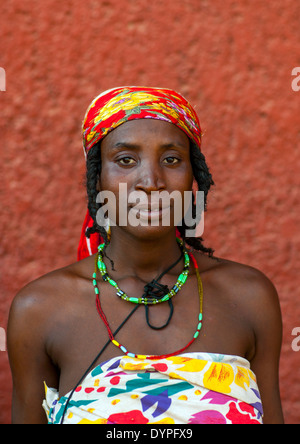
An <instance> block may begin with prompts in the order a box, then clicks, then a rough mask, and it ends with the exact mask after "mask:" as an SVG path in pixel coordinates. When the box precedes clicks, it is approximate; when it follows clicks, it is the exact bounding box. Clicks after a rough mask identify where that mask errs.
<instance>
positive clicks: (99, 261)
mask: <svg viewBox="0 0 300 444" xmlns="http://www.w3.org/2000/svg"><path fill="white" fill-rule="evenodd" d="M177 242H178V244H179V246H180V248H181V251H182V254H183V256H184V268H183V271H182V273H181V274H180V276H179V277H178V279H177V282H176V284H175V285H174V286H173V288H172V289H171V291H168V292H167V293H166V294H163V295H162V296H161V295H160V294H159V292H158V293H156V294H155V293H154V295H153V293H152V294H151V296H150V297H147V294H146V293H147V291H146V292H145V294H144V295H143V296H142V297H141V298H135V297H129V296H128V295H127V294H126V293H125V292H124V291H122V290H121V289H120V288H119V286H118V284H117V283H116V282H115V281H114V280H113V279H112V278H110V276H109V275H108V273H107V269H106V266H105V264H104V261H103V251H104V248H105V244H101V245H100V246H99V249H98V255H97V256H96V264H95V271H94V274H93V286H94V290H95V294H96V306H97V311H98V313H99V316H100V317H101V319H102V320H103V322H104V324H105V326H106V329H107V331H108V336H109V339H110V341H111V342H112V343H113V344H114V345H115V346H116V347H118V348H119V349H120V350H121V351H122V352H123V353H124V354H125V355H127V356H129V357H131V358H137V359H152V360H154V359H164V358H168V357H171V356H175V355H178V354H180V353H182V352H183V351H185V350H186V349H187V348H188V347H190V346H191V345H192V343H193V342H194V341H195V340H196V339H197V338H198V336H199V333H200V330H201V328H202V320H203V286H202V280H201V277H200V273H199V269H198V264H197V262H196V259H195V258H194V256H193V255H192V253H191V252H187V251H186V249H185V248H184V246H183V242H182V240H181V239H179V238H177ZM190 259H191V260H192V262H193V265H194V267H195V271H196V275H197V282H198V292H199V298H200V313H199V316H198V326H197V330H196V333H195V334H194V336H193V338H192V340H191V341H190V342H189V343H188V344H187V345H186V346H185V347H183V348H182V349H180V350H177V351H175V352H173V353H169V354H166V355H160V356H158V355H150V356H146V355H139V354H135V353H130V352H129V351H128V350H127V349H126V347H124V346H123V345H122V344H120V343H119V342H118V341H116V339H115V337H114V334H113V333H112V331H111V328H110V326H109V323H108V321H107V318H106V316H105V314H104V312H103V310H102V307H101V302H100V291H99V288H98V283H97V271H98V270H99V272H100V274H101V276H102V279H103V281H104V282H108V283H109V284H110V285H111V286H113V287H114V288H115V289H116V290H117V293H116V294H117V296H118V297H120V298H121V299H123V300H124V301H127V302H131V303H133V304H137V305H142V304H143V305H145V308H146V307H147V306H148V305H154V304H159V303H162V302H167V301H168V302H169V303H170V302H171V298H172V297H173V296H175V295H176V294H177V293H178V292H179V291H180V289H181V288H182V286H183V285H184V284H185V282H186V280H187V278H188V275H189V268H190ZM177 262H178V261H177ZM153 282H154V281H152V283H151V284H148V286H146V287H145V289H147V288H148V289H149V285H150V288H154V285H153ZM155 283H156V284H157V282H155ZM163 289H165V290H166V289H167V290H169V289H168V287H167V286H165V287H164V286H159V290H160V293H161V290H163ZM136 308H137V307H136ZM170 319H171V315H170V318H169V320H168V322H167V324H166V325H168V323H169V321H170ZM147 322H148V320H147ZM148 324H149V322H148ZM162 328H163V327H162ZM157 329H158V328H157Z"/></svg>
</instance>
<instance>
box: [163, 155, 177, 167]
mask: <svg viewBox="0 0 300 444" xmlns="http://www.w3.org/2000/svg"><path fill="white" fill-rule="evenodd" d="M164 162H166V163H167V164H168V165H175V164H176V163H178V162H179V159H178V158H177V157H173V156H169V157H166V158H165V159H164Z"/></svg>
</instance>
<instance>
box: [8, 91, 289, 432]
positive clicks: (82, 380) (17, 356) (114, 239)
mask: <svg viewBox="0 0 300 444" xmlns="http://www.w3.org/2000/svg"><path fill="white" fill-rule="evenodd" d="M83 138H84V149H85V153H86V157H87V191H88V207H89V213H88V215H87V217H86V220H85V225H84V228H83V232H82V233H83V235H82V239H81V242H80V248H79V259H81V260H80V261H78V262H77V263H75V264H72V265H70V266H68V267H66V268H63V269H61V270H56V271H54V272H52V273H50V274H48V275H46V276H44V277H42V278H40V279H38V280H37V281H35V282H33V283H31V284H29V285H28V286H27V287H25V288H24V289H23V290H21V292H20V293H19V294H18V295H17V297H16V298H15V300H14V302H13V304H12V308H11V314H10V321H9V355H10V362H11V368H12V374H13V382H14V391H13V422H14V423H44V422H46V416H45V413H44V411H43V409H42V404H43V407H44V410H45V411H46V413H47V417H48V421H49V422H50V423H65V424H66V423H82V424H89V423H94V424H114V423H131V424H132V423H138V424H144V423H145V424H146V423H147V424H174V423H186V424H192V423H201V424H209V423H218V424H239V423H242V424H246V423H250V424H259V423H262V422H264V423H266V424H270V423H276V424H279V423H282V422H283V415H282V410H281V403H280V396H279V383H278V362H279V356H280V347H281V313H280V308H279V302H278V296H277V294H276V290H275V289H274V286H273V285H272V283H271V282H270V281H269V280H268V279H267V278H266V277H265V276H264V275H263V274H262V273H261V272H259V271H258V270H256V269H253V268H251V267H248V266H245V265H241V264H237V263H234V262H230V261H228V260H224V259H216V258H214V257H213V251H212V250H211V249H208V248H206V247H204V246H203V243H202V239H201V238H191V237H189V238H187V237H186V228H187V226H186V224H185V219H184V215H185V213H184V211H183V210H182V213H181V216H182V217H183V223H182V224H177V222H178V221H177V222H174V220H175V219H174V217H175V209H174V204H172V203H170V205H169V207H168V208H167V210H168V212H169V215H170V223H169V224H163V223H162V217H163V213H164V211H165V208H163V207H162V206H161V203H159V204H158V203H157V202H156V204H155V205H156V207H154V206H153V203H152V201H151V196H152V195H153V194H152V193H154V192H163V191H165V192H167V193H169V195H170V194H171V193H173V192H174V191H177V192H179V193H180V195H181V196H184V193H185V192H191V191H192V190H194V192H195V185H197V186H198V189H199V190H200V191H203V192H204V195H205V204H206V198H207V193H208V191H209V188H210V186H211V185H212V184H213V181H212V178H211V175H210V173H209V170H208V168H207V166H206V163H205V158H204V156H203V154H202V153H201V129H200V125H199V121H198V118H197V115H196V113H195V111H194V110H193V108H192V107H191V105H190V104H189V103H188V102H187V101H186V100H185V99H184V98H183V97H182V96H181V95H179V94H177V93H176V92H174V91H172V90H163V89H156V88H139V87H124V88H115V89H113V90H110V91H106V92H105V93H103V94H101V95H100V96H98V97H97V98H96V99H95V100H94V101H93V102H92V103H91V105H90V107H89V108H88V111H87V114H86V117H85V121H84V125H83ZM120 184H124V185H126V189H127V193H128V194H130V193H140V194H141V195H143V196H146V205H145V203H144V206H142V205H140V206H139V204H137V205H136V207H135V208H133V207H134V205H132V203H130V202H126V204H125V207H124V202H123V200H122V199H121V197H120V193H119V190H120V188H119V185H120ZM103 190H104V191H108V192H111V193H112V194H113V195H114V196H115V197H116V201H115V202H114V204H115V205H113V207H114V209H115V210H116V214H115V220H111V224H110V225H111V227H110V228H109V229H108V228H106V230H105V229H104V228H103V224H102V222H103V218H102V219H101V217H99V209H101V208H102V209H103V204H107V202H104V201H101V199H100V200H99V198H98V193H99V192H102V191H103ZM170 202H172V201H170ZM122 205H123V210H122V211H123V216H124V208H125V213H126V214H127V215H129V213H130V211H132V210H133V209H134V210H135V211H136V214H138V216H139V217H137V219H140V220H141V221H142V220H143V221H144V223H143V224H142V223H140V224H139V225H137V226H133V225H132V224H130V223H128V224H124V223H121V210H120V208H121V207H122ZM107 209H108V210H109V209H111V208H110V207H109V204H108V207H107ZM193 210H194V213H195V210H196V208H195V198H194V202H193ZM194 213H193V214H194ZM102 216H103V215H102ZM106 216H107V214H106ZM123 216H122V217H123ZM153 220H155V221H156V223H152V222H153ZM101 221H102V222H101ZM105 222H107V219H105ZM99 243H100V244H101V245H100V247H99V251H97V248H96V247H97V246H98V245H99ZM175 283H176V284H175ZM174 284H175V285H174ZM95 301H96V303H95ZM250 366H251V368H250ZM44 383H45V389H46V395H45V393H44ZM44 398H45V399H44Z"/></svg>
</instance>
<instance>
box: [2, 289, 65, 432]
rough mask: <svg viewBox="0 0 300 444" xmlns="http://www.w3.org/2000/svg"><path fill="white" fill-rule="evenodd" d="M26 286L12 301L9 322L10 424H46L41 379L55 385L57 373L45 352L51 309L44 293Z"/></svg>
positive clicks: (52, 385) (42, 382)
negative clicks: (11, 380) (11, 387)
mask: <svg viewBox="0 0 300 444" xmlns="http://www.w3.org/2000/svg"><path fill="white" fill-rule="evenodd" d="M34 293H35V291H34V288H32V286H29V287H27V288H26V287H25V289H23V290H21V292H20V293H19V294H18V295H17V296H16V298H15V300H14V301H13V304H12V307H11V311H10V317H9V324H8V353H9V360H10V365H11V371H12V377H13V407H12V423H13V424H46V423H47V419H46V414H45V412H44V410H43V408H42V402H43V399H44V397H45V393H44V381H45V382H46V383H47V385H48V386H51V387H57V386H58V374H57V370H56V368H55V366H54V365H53V364H52V362H51V359H50V358H49V356H48V355H47V351H46V341H47V326H48V322H47V319H49V316H51V310H50V311H49V307H47V303H45V297H44V296H41V295H39V294H38V293H37V292H36V294H34Z"/></svg>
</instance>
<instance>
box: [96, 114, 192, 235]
mask: <svg viewBox="0 0 300 444" xmlns="http://www.w3.org/2000/svg"><path fill="white" fill-rule="evenodd" d="M101 160H102V169H101V176H100V181H99V188H100V190H101V191H109V192H111V193H113V194H114V196H115V198H116V200H115V202H113V201H111V202H108V204H107V208H108V209H110V210H112V211H113V212H114V211H115V214H116V221H115V222H116V225H118V226H122V227H123V228H124V229H125V230H127V231H130V232H131V233H132V234H134V235H138V236H147V233H148V234H150V233H152V234H153V233H158V232H159V233H160V234H163V233H166V232H167V230H170V227H172V229H174V228H173V227H174V226H176V225H178V222H179V221H180V220H182V218H183V215H184V213H183V210H184V208H183V206H184V205H183V193H184V191H191V190H192V184H193V172H192V166H191V162H190V141H189V138H188V137H187V135H186V134H185V133H184V132H183V131H182V130H181V129H179V128H178V127H176V126H175V125H173V124H171V123H168V122H163V121H159V120H154V119H141V120H133V121H129V122H126V123H124V124H122V125H120V126H119V127H117V128H116V129H114V130H113V131H111V132H110V133H109V134H108V135H107V136H106V137H105V138H104V139H103V141H102V143H101ZM121 188H122V192H120V189H121ZM162 192H164V198H163V199H160V200H158V199H157V196H158V195H159V193H162ZM174 192H176V193H174ZM171 193H173V196H174V197H175V200H173V199H172V198H171V199H170V195H171ZM160 195H161V196H163V194H160ZM168 196H169V199H168ZM181 199H182V202H181V203H182V205H179V200H181ZM128 200H130V201H129V202H128ZM176 201H177V204H178V205H177V204H175V202H176ZM114 206H115V207H116V208H113V207H114ZM179 208H180V209H179ZM113 212H112V213H110V214H113ZM125 214H126V216H127V219H126V220H127V225H126V224H125V225H124V215H125ZM167 214H169V218H168V216H167ZM122 218H123V219H122ZM168 220H169V223H168ZM134 221H140V222H139V225H138V226H135V222H134Z"/></svg>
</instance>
